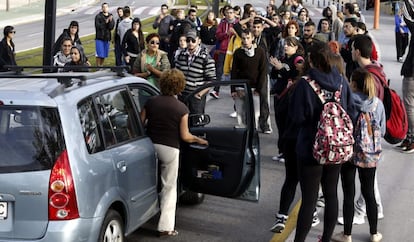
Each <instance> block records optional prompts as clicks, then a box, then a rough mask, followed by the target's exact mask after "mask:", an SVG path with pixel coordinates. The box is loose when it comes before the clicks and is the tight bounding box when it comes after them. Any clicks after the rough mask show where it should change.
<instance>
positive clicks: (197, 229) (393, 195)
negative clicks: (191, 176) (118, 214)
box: [15, 0, 414, 242]
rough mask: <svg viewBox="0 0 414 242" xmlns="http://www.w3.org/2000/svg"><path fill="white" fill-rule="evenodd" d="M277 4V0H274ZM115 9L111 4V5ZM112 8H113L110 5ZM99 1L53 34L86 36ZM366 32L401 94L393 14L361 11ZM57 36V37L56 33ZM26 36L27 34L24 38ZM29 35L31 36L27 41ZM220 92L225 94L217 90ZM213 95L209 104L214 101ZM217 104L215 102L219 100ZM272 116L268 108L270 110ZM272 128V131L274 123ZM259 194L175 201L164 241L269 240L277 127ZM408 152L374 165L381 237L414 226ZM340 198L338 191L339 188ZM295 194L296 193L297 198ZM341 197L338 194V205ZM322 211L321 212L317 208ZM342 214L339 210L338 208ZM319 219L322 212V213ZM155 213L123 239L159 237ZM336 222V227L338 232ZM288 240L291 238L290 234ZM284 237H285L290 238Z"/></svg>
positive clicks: (387, 153)
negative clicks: (74, 27)
mask: <svg viewBox="0 0 414 242" xmlns="http://www.w3.org/2000/svg"><path fill="white" fill-rule="evenodd" d="M108 2H109V3H110V6H113V7H114V6H124V5H130V6H135V9H136V11H141V12H140V15H139V16H140V17H141V18H144V17H145V16H147V15H149V13H150V12H151V10H149V9H151V8H146V9H143V7H144V6H150V7H152V8H156V7H159V6H160V5H161V2H155V1H148V0H140V1H139V2H137V1H108ZM163 2H164V1H163ZM250 2H251V3H252V4H253V5H255V6H259V7H261V8H262V9H263V8H264V6H265V4H266V3H267V1H266V2H263V1H259V0H254V1H250ZM244 3H245V2H242V1H239V0H235V1H233V2H232V4H233V5H236V4H237V5H240V6H243V4H244ZM277 4H278V5H279V4H280V1H277ZM305 5H307V4H306V3H305ZM114 8H115V7H114ZM114 8H112V10H114ZM99 9H100V3H99V2H98V3H96V4H95V5H93V6H85V7H81V8H77V9H76V10H75V11H74V12H73V13H71V14H69V15H66V16H59V17H58V18H57V24H56V25H57V28H56V29H57V31H56V32H57V33H56V35H57V36H58V35H59V34H60V33H61V31H62V29H63V28H67V26H68V24H69V22H70V21H71V20H74V19H75V20H78V21H79V22H80V23H81V29H80V34H81V35H86V34H90V33H93V32H94V29H93V19H94V16H95V14H96V13H97V12H99ZM309 9H310V10H311V12H312V13H313V14H315V15H314V16H315V17H312V18H313V19H314V21H316V22H317V21H318V20H319V18H318V16H320V15H319V14H320V12H321V9H317V8H316V7H309ZM366 18H367V26H368V30H369V32H370V33H371V34H372V35H373V36H374V39H375V40H376V43H377V46H379V49H380V51H381V63H382V64H384V69H385V72H386V74H387V76H388V77H389V78H390V79H391V87H392V88H394V89H396V90H397V92H399V93H401V91H402V90H401V79H402V78H401V76H400V75H399V71H400V68H401V64H400V63H398V62H396V60H395V58H396V57H395V44H394V43H395V40H394V32H393V17H392V16H387V15H384V14H381V18H380V29H376V30H373V29H372V23H373V14H372V10H371V12H367V13H366ZM18 33H24V35H23V34H22V35H20V34H18V35H17V36H16V39H15V41H16V46H17V47H18V50H23V49H29V48H33V47H37V46H42V43H43V42H42V33H43V21H35V22H31V23H26V24H23V25H18ZM57 36H56V37H57ZM29 37H30V38H29ZM29 40H30V41H29ZM222 96H223V97H225V95H224V94H223V95H222ZM214 101H215V100H212V102H211V104H214V103H213V102H214ZM218 107H220V105H218ZM272 117H273V113H272ZM273 130H274V131H276V128H275V127H274V122H273ZM260 136H261V154H262V157H261V158H262V159H261V178H262V180H261V196H260V201H259V202H258V203H250V202H243V201H238V200H230V199H226V198H219V197H214V196H206V199H205V201H204V203H202V204H200V205H197V206H180V207H178V210H177V225H176V229H177V230H178V231H179V232H180V234H179V235H178V236H177V237H174V238H169V239H168V240H169V241H246V242H256V241H259V242H261V241H270V240H272V239H273V241H277V240H274V238H273V233H271V232H269V231H268V228H269V227H270V226H271V224H272V223H273V214H274V213H275V212H276V211H277V209H278V203H279V195H280V188H281V186H282V182H283V179H284V165H283V164H278V163H275V162H273V161H271V156H272V155H274V154H276V153H277V150H276V140H277V135H276V132H273V134H271V135H263V134H261V135H260ZM413 160H414V159H413V155H412V154H411V155H407V154H403V153H401V152H399V151H398V150H397V149H396V148H394V147H393V146H391V145H388V144H385V145H384V161H383V162H381V164H380V166H379V167H378V180H379V186H380V191H381V195H382V202H383V205H384V214H385V218H384V219H383V220H381V221H379V223H378V230H379V231H380V232H381V233H382V234H383V235H384V240H383V241H391V242H394V241H398V242H401V241H402V242H406V241H407V242H409V241H412V238H411V237H412V228H413V227H414V212H413V211H414V203H413V202H412V201H413V200H414V179H413V178H412V177H413V175H412V174H414V166H413V165H412V162H413ZM338 193H339V196H340V198H341V196H342V191H341V189H340V188H339V189H338ZM298 199H299V194H298V195H297V197H296V200H298ZM341 206H342V202H341V199H340V208H341ZM322 213H323V211H322ZM322 213H321V214H322ZM340 214H342V209H340ZM321 218H322V217H321ZM156 222H157V218H154V219H153V220H152V221H150V222H148V223H146V224H144V225H143V226H142V228H140V229H138V230H137V231H135V232H134V233H133V234H132V235H130V236H129V237H128V241H159V239H158V238H157V237H156V236H155V230H156ZM322 226H323V221H322V223H321V224H320V225H318V226H316V227H315V228H313V229H312V230H311V232H310V234H309V237H308V240H307V241H317V239H316V238H317V236H318V235H320V234H321V233H322ZM342 229H343V228H342V226H337V227H336V230H335V232H339V231H341V230H342ZM289 240H290V239H289ZM289 240H288V241H289ZM353 241H354V242H362V241H368V225H367V224H364V225H359V226H354V233H353Z"/></svg>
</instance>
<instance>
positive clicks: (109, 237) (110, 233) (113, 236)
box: [104, 221, 123, 242]
mask: <svg viewBox="0 0 414 242" xmlns="http://www.w3.org/2000/svg"><path fill="white" fill-rule="evenodd" d="M104 242H123V240H122V231H121V226H120V224H119V223H118V221H111V222H109V224H108V226H107V227H106V230H105V235H104Z"/></svg>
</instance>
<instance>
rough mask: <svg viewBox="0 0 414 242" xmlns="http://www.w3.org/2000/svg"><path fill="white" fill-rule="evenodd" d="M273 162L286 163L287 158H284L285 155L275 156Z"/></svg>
mask: <svg viewBox="0 0 414 242" xmlns="http://www.w3.org/2000/svg"><path fill="white" fill-rule="evenodd" d="M272 160H273V161H277V162H280V163H285V158H284V157H283V153H280V154H278V155H275V156H273V157H272Z"/></svg>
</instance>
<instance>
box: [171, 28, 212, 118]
mask: <svg viewBox="0 0 414 242" xmlns="http://www.w3.org/2000/svg"><path fill="white" fill-rule="evenodd" d="M186 37H187V48H186V49H184V50H182V51H181V52H180V53H179V54H178V56H177V58H176V60H175V67H176V68H177V69H179V70H181V71H182V72H183V73H184V75H185V78H186V84H185V89H184V91H183V92H182V93H181V95H180V96H179V99H180V100H181V101H184V99H185V98H186V97H187V96H188V95H189V94H190V93H191V92H192V91H194V90H195V89H197V88H198V87H200V86H202V85H203V84H204V83H206V82H211V81H216V68H215V63H214V60H213V59H212V58H211V57H210V55H209V53H208V51H207V49H206V48H203V47H201V46H200V43H201V40H200V37H199V36H198V33H197V32H196V31H189V32H188V33H187V34H186ZM208 91H209V89H203V90H201V91H199V92H197V93H195V95H193V96H191V97H189V98H188V99H187V103H186V104H187V106H188V109H189V110H190V114H201V113H204V107H205V104H206V94H207V93H208Z"/></svg>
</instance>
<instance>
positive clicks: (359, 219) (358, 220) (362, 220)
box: [338, 216, 365, 225]
mask: <svg viewBox="0 0 414 242" xmlns="http://www.w3.org/2000/svg"><path fill="white" fill-rule="evenodd" d="M364 223H365V218H364V217H362V216H354V219H353V221H352V224H358V225H360V224H364ZM338 224H340V225H344V217H339V218H338Z"/></svg>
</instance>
